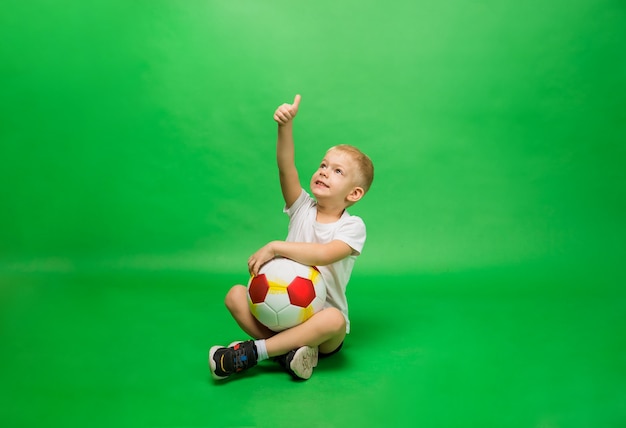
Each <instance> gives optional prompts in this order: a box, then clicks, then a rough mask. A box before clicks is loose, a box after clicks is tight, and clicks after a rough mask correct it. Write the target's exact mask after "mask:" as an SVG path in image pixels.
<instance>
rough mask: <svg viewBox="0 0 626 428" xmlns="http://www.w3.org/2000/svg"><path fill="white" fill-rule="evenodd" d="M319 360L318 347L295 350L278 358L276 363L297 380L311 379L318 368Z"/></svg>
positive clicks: (304, 347)
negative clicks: (314, 369)
mask: <svg viewBox="0 0 626 428" xmlns="http://www.w3.org/2000/svg"><path fill="white" fill-rule="evenodd" d="M317 360H318V350H317V347H315V348H311V347H310V346H303V347H301V348H298V349H294V350H292V351H289V352H288V353H286V354H285V355H281V356H280V357H277V358H276V361H278V363H279V364H280V365H281V366H283V368H284V369H285V370H287V372H288V373H289V374H290V375H291V376H292V377H293V378H294V379H297V380H307V379H309V378H310V377H311V375H312V374H313V368H314V367H315V366H317Z"/></svg>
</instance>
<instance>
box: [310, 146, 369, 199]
mask: <svg viewBox="0 0 626 428" xmlns="http://www.w3.org/2000/svg"><path fill="white" fill-rule="evenodd" d="M357 173H358V170H357V167H356V164H355V162H354V160H353V159H352V157H351V156H350V155H349V154H347V153H345V152H342V151H340V150H331V151H329V152H327V153H326V156H324V159H323V160H322V163H321V164H320V166H319V168H318V169H317V171H315V173H314V174H313V177H312V178H311V192H313V195H315V198H316V199H317V200H318V201H319V200H328V201H329V202H331V201H332V202H335V203H344V204H346V205H347V203H348V202H349V198H350V195H351V194H352V193H353V191H354V189H355V187H357V184H356V183H357ZM352 202H355V201H352Z"/></svg>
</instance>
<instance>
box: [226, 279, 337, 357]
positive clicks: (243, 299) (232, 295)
mask: <svg viewBox="0 0 626 428" xmlns="http://www.w3.org/2000/svg"><path fill="white" fill-rule="evenodd" d="M225 303H226V307H227V308H228V310H229V311H230V313H231V314H232V316H233V318H234V319H235V321H236V322H237V324H239V327H241V329H242V330H243V331H245V332H246V333H247V334H249V335H250V336H251V337H253V338H255V339H267V342H266V343H265V345H266V347H267V353H268V355H269V356H270V357H276V356H279V355H283V354H286V353H287V352H289V351H291V350H292V349H297V348H299V347H301V346H311V347H315V346H319V349H320V351H321V352H324V353H329V352H332V351H334V350H335V349H337V347H338V346H339V345H340V344H341V342H343V340H344V338H345V337H346V320H345V318H344V317H343V314H342V313H341V311H339V310H338V309H335V308H326V309H324V310H323V311H320V312H318V313H316V314H315V315H313V316H312V317H311V318H309V319H308V320H307V321H305V322H303V323H302V324H300V325H297V326H295V327H292V328H290V329H287V330H284V331H281V332H280V333H276V332H274V331H272V330H270V329H269V328H267V327H265V326H264V325H263V324H261V323H260V322H259V321H258V320H257V319H256V318H255V317H254V315H252V313H251V312H250V307H249V306H248V297H247V288H246V287H245V286H243V285H235V286H234V287H232V288H231V289H230V291H229V292H228V294H227V295H226V300H225Z"/></svg>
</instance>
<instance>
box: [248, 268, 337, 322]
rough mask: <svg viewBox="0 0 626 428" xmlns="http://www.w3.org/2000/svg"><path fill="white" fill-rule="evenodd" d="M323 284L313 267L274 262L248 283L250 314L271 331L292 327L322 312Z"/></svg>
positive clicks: (324, 286)
mask: <svg viewBox="0 0 626 428" xmlns="http://www.w3.org/2000/svg"><path fill="white" fill-rule="evenodd" d="M325 302H326V284H325V283H324V280H323V279H322V275H320V271H319V270H318V269H317V268H316V267H315V266H307V265H303V264H300V263H298V262H295V261H293V260H290V259H285V258H276V259H273V260H270V261H269V262H267V263H266V264H264V265H263V266H262V267H261V269H260V270H259V273H258V275H256V276H253V277H252V278H250V282H248V303H249V304H250V311H251V312H252V314H253V315H254V316H255V318H256V319H257V320H259V321H260V322H261V323H262V324H264V325H265V326H267V327H268V328H269V329H270V330H272V331H276V332H278V331H282V330H285V329H287V328H290V327H294V326H296V325H298V324H300V323H302V322H304V321H306V320H308V319H309V318H311V317H312V316H313V314H315V313H317V312H319V311H321V310H322V309H323V308H324V303H325Z"/></svg>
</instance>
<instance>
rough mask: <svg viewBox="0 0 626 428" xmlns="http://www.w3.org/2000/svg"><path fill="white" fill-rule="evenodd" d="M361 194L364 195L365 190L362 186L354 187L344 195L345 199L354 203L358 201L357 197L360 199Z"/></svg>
mask: <svg viewBox="0 0 626 428" xmlns="http://www.w3.org/2000/svg"><path fill="white" fill-rule="evenodd" d="M363 195H365V190H363V188H362V187H358V186H357V187H355V188H353V189H352V190H351V191H350V193H348V196H346V199H347V200H349V201H350V202H352V203H355V202H356V201H358V200H359V199H361V198H362V197H363Z"/></svg>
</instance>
